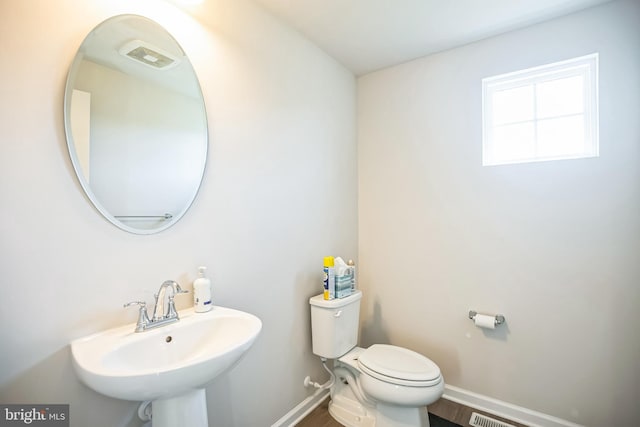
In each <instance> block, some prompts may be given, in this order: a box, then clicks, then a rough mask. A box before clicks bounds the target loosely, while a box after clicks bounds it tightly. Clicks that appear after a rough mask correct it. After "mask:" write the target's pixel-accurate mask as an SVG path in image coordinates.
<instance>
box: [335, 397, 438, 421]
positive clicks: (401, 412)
mask: <svg viewBox="0 0 640 427" xmlns="http://www.w3.org/2000/svg"><path fill="white" fill-rule="evenodd" d="M329 414H331V416H332V417H333V418H334V419H335V420H336V421H338V422H339V423H340V424H342V425H343V426H345V427H429V414H428V412H427V408H426V407H425V406H420V407H417V408H412V407H406V406H405V407H401V406H394V405H385V404H383V403H377V404H376V405H375V406H368V405H367V406H365V405H362V404H361V403H360V402H359V401H358V400H357V399H356V398H355V396H354V395H353V394H352V393H351V391H350V390H348V389H346V388H340V390H339V391H338V392H332V393H331V401H330V402H329Z"/></svg>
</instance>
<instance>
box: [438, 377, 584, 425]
mask: <svg viewBox="0 0 640 427" xmlns="http://www.w3.org/2000/svg"><path fill="white" fill-rule="evenodd" d="M442 397H443V398H445V399H447V400H451V401H452V402H456V403H459V404H461V405H465V406H470V407H472V408H475V409H479V410H480V411H484V412H488V413H490V414H494V415H497V416H499V417H502V418H506V419H508V420H513V421H515V422H517V423H520V424H525V425H528V426H531V427H584V426H582V425H580V424H576V423H573V422H571V421H567V420H563V419H561V418H557V417H552V416H551V415H547V414H543V413H542V412H537V411H532V410H531V409H527V408H523V407H521V406H516V405H512V404H511V403H507V402H503V401H501V400H498V399H493V398H491V397H488V396H483V395H481V394H478V393H474V392H472V391H468V390H464V389H461V388H458V387H454V386H452V385H448V384H447V385H445V387H444V394H443V395H442Z"/></svg>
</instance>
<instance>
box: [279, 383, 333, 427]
mask: <svg viewBox="0 0 640 427" xmlns="http://www.w3.org/2000/svg"><path fill="white" fill-rule="evenodd" d="M327 397H329V390H316V392H315V393H314V394H312V395H311V396H309V397H307V398H306V399H305V400H303V401H302V402H300V403H299V404H298V405H297V406H296V407H295V408H293V409H292V410H290V411H289V412H287V413H286V414H285V415H284V416H283V417H282V418H280V419H279V420H278V421H276V422H275V423H273V424H272V425H271V427H294V426H295V425H296V424H298V423H299V422H300V421H302V419H303V418H304V417H306V416H307V415H309V413H310V412H311V411H313V410H314V409H316V408H317V407H318V406H320V404H321V403H322V402H323V401H324V400H325V399H326V398H327Z"/></svg>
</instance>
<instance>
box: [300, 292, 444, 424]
mask: <svg viewBox="0 0 640 427" xmlns="http://www.w3.org/2000/svg"><path fill="white" fill-rule="evenodd" d="M361 297H362V294H361V292H360V291H357V292H356V293H355V294H353V295H351V296H349V297H347V298H343V299H341V300H330V301H326V300H324V299H323V297H322V295H318V296H317V297H313V298H311V299H310V300H309V302H310V304H311V306H312V309H311V321H312V340H313V352H314V353H315V354H317V355H319V356H321V357H322V358H328V359H333V360H334V366H333V373H334V375H335V377H336V378H335V381H334V383H333V385H332V386H331V401H330V403H329V413H330V414H331V416H332V417H333V418H335V419H336V420H337V421H338V422H340V423H341V424H343V425H344V426H347V427H374V426H375V427H428V426H429V418H428V414H427V409H426V405H430V404H431V403H433V402H435V401H436V400H438V399H439V398H440V397H441V396H442V393H443V392H444V379H443V377H442V374H441V373H440V369H439V368H438V366H437V365H436V364H435V363H434V362H432V361H431V360H430V359H428V358H427V357H425V356H423V355H421V354H419V353H416V352H414V351H411V350H409V349H406V348H403V347H398V346H393V345H386V344H374V345H372V346H370V347H369V348H362V347H357V346H356V341H357V328H358V319H359V310H360V299H361Z"/></svg>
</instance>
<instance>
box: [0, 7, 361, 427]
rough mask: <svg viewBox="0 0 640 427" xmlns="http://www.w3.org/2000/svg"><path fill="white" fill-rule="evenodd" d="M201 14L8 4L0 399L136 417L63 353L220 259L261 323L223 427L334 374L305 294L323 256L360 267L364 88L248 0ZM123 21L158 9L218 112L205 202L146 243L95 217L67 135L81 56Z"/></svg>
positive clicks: (221, 405) (106, 416) (238, 371)
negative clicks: (321, 357) (172, 282)
mask: <svg viewBox="0 0 640 427" xmlns="http://www.w3.org/2000/svg"><path fill="white" fill-rule="evenodd" d="M203 8H204V10H198V9H194V10H193V15H188V14H185V13H183V12H182V11H181V10H180V9H178V8H176V7H174V6H172V4H171V3H167V2H163V1H151V0H149V1H146V0H139V1H135V2H131V1H125V0H115V1H113V0H93V1H90V2H87V1H84V0H63V1H57V2H51V1H48V0H28V1H23V0H3V1H2V2H1V5H0V53H1V55H2V58H4V60H3V61H2V69H1V70H0V78H1V80H2V84H1V86H0V88H1V94H2V99H1V101H0V129H1V130H2V135H1V136H2V139H1V143H0V198H1V200H2V208H1V218H2V221H0V254H1V257H0V271H1V272H2V275H1V280H2V284H1V289H2V298H0V303H1V304H2V307H1V309H0V323H1V324H2V325H3V327H2V328H1V330H2V332H0V342H2V351H0V402H3V403H70V404H71V425H72V426H75V427H84V426H93V427H100V426H105V427H113V426H135V425H139V423H138V422H137V421H136V415H135V410H136V404H135V403H130V402H122V401H118V400H112V399H108V398H106V397H102V396H100V395H98V394H97V393H95V392H93V391H91V390H89V389H88V388H86V387H85V386H83V385H81V384H80V383H79V382H78V381H77V380H76V377H75V375H74V373H73V371H72V367H71V362H70V355H69V349H68V343H69V342H70V341H71V340H72V339H74V338H77V337H80V336H83V335H85V334H89V333H92V332H96V331H99V330H101V329H103V328H107V327H111V326H116V325H120V324H123V323H126V322H133V321H134V320H135V310H131V311H127V310H124V309H122V303H124V302H127V301H130V300H137V299H141V298H142V299H146V300H147V301H149V302H151V300H152V293H153V292H154V291H155V290H156V289H157V287H158V286H159V285H160V283H162V281H163V280H165V279H176V280H178V281H179V282H180V283H181V284H186V285H187V284H188V287H189V288H190V282H191V281H192V280H193V279H194V278H195V275H196V268H197V266H198V265H207V266H208V267H209V271H210V273H211V276H212V280H213V283H214V299H215V302H216V303H217V304H220V305H224V306H229V307H234V308H238V309H241V310H246V311H249V312H251V313H254V314H256V315H257V316H259V317H260V318H261V319H262V321H263V325H264V326H263V331H262V334H261V336H260V337H259V338H258V340H257V342H256V343H255V345H254V347H253V348H252V350H251V351H250V352H249V354H248V355H247V357H246V358H245V359H244V360H243V361H242V362H241V363H240V364H239V365H238V366H236V367H235V368H234V370H233V371H231V372H230V373H229V374H226V375H224V376H222V377H220V378H219V380H218V381H217V382H215V383H214V384H213V385H211V386H210V387H209V388H208V390H207V393H208V402H209V411H210V419H211V426H266V425H270V424H271V423H273V422H274V421H275V420H277V419H278V418H280V417H281V416H282V415H283V414H284V413H286V412H287V411H289V410H290V409H291V408H292V407H294V406H295V405H296V404H297V403H298V402H300V401H302V400H303V399H304V398H305V397H306V396H307V395H308V394H309V393H310V392H311V391H309V390H306V389H304V387H303V385H302V381H303V379H304V377H305V376H306V375H312V376H314V377H316V378H318V379H321V376H322V375H323V374H322V372H323V370H322V367H321V365H320V363H319V361H318V359H317V358H316V357H314V356H313V355H312V354H311V341H310V326H309V308H308V304H307V300H308V298H309V297H310V296H312V295H315V294H316V293H318V292H319V290H320V288H319V286H321V285H320V284H319V283H320V281H321V280H322V279H321V274H320V273H321V262H322V257H323V256H325V255H327V254H343V255H344V256H347V257H355V252H356V247H357V213H356V202H357V196H356V190H357V188H356V187H357V177H356V168H355V165H356V147H355V144H356V141H355V102H356V101H355V80H354V78H353V76H352V75H351V74H350V73H349V72H347V71H346V70H345V69H344V68H343V67H341V66H340V65H338V64H337V63H336V62H335V61H334V60H332V59H331V58H329V57H328V56H326V55H325V54H324V53H323V52H321V51H320V50H319V49H317V48H315V47H314V46H313V45H311V44H310V43H309V42H307V41H305V40H304V39H302V38H301V37H300V36H299V35H298V34H297V33H295V32H294V31H292V30H290V29H288V28H286V27H283V26H282V25H280V24H279V23H278V22H277V21H275V20H274V19H272V18H271V17H270V16H269V15H267V14H265V13H264V12H262V10H261V9H258V8H257V7H255V6H253V5H252V4H251V3H250V2H247V1H245V0H215V1H208V2H207V3H206V5H205V6H203ZM121 13H136V14H140V15H144V16H147V17H149V18H151V19H153V20H155V21H157V22H158V23H160V24H161V25H163V26H164V27H165V28H167V30H168V31H169V32H170V33H172V34H173V35H174V37H175V38H176V39H177V40H178V41H179V42H180V44H181V45H182V47H183V48H184V50H185V51H186V52H187V54H188V55H189V57H190V59H191V61H192V63H193V65H194V68H195V70H196V72H197V74H198V77H199V79H200V83H201V86H202V88H203V92H204V97H205V103H206V107H207V113H208V119H209V131H210V142H211V145H210V151H209V159H208V161H209V163H208V165H207V170H206V173H205V177H204V182H203V186H202V188H201V191H200V194H199V195H198V198H197V199H196V201H195V203H194V205H193V206H192V208H191V210H190V211H189V212H188V213H187V214H186V215H185V216H184V217H183V219H182V220H181V221H180V222H179V223H178V224H176V225H175V226H173V227H172V228H170V229H168V230H166V231H164V232H162V233H160V234H157V235H151V236H138V235H132V234H128V233H126V232H124V231H122V230H120V229H118V228H116V227H114V226H113V225H111V224H110V223H109V222H107V221H106V220H105V219H103V218H102V217H101V216H100V215H99V214H98V213H97V212H96V210H95V209H94V208H93V207H92V206H91V205H90V203H89V202H88V200H87V199H86V198H85V197H84V195H83V193H82V190H81V188H80V185H79V184H78V182H77V179H76V177H75V175H74V172H73V168H72V166H71V162H70V160H69V156H68V153H67V149H66V142H65V136H64V128H63V113H62V106H63V93H64V84H65V79H66V73H67V70H68V67H69V65H70V64H71V61H72V59H73V57H74V55H75V52H76V49H77V48H78V46H79V45H80V43H81V42H82V40H83V39H84V37H85V35H86V34H87V33H88V32H89V31H90V30H91V29H92V28H93V27H94V26H95V25H97V24H98V23H100V22H102V21H103V20H104V19H106V18H108V17H110V16H112V15H117V14H121ZM192 16H195V18H194V17H192ZM203 16H208V18H202V17H203ZM338 154H339V155H338ZM327 189H330V190H331V195H330V197H329V195H328V194H327ZM335 206H340V209H339V210H338V209H336V208H335ZM188 301H189V298H188V297H187V298H186V299H183V300H182V302H180V303H179V308H183V307H186V306H188V305H190V304H189V303H188ZM247 408H250V409H251V410H247Z"/></svg>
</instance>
